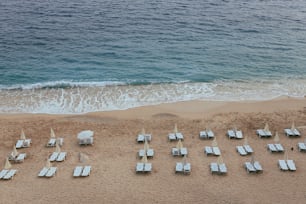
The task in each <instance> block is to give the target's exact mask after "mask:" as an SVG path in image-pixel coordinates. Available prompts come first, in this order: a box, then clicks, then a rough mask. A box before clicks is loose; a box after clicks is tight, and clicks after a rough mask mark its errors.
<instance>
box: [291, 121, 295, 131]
mask: <svg viewBox="0 0 306 204" xmlns="http://www.w3.org/2000/svg"><path fill="white" fill-rule="evenodd" d="M291 130H295V124H294V121H293V122H292V126H291Z"/></svg>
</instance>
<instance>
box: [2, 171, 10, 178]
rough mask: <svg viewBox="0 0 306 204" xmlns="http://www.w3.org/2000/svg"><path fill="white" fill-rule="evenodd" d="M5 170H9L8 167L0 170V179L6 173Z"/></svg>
mask: <svg viewBox="0 0 306 204" xmlns="http://www.w3.org/2000/svg"><path fill="white" fill-rule="evenodd" d="M7 172H9V170H8V169H3V170H2V171H0V179H2V178H3V177H4V176H5V175H6V174H7Z"/></svg>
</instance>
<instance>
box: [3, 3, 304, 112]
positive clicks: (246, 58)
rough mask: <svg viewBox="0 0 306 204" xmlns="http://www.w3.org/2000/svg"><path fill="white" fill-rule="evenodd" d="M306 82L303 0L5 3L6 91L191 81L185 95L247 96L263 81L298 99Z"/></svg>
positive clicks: (4, 68)
mask: <svg viewBox="0 0 306 204" xmlns="http://www.w3.org/2000/svg"><path fill="white" fill-rule="evenodd" d="M304 80H306V3H305V2H304V1H302V0H300V1H299V0H296V1H287V0H275V1H259V0H254V1H246V0H236V1H230V0H228V1H221V0H206V1H205V0H170V1H169V0H156V1H146V0H142V1H140V0H133V1H132V0H116V1H114V0H112V1H110V0H100V1H99V0H76V1H66V0H63V1H60V0H54V1H46V0H27V1H23V0H1V1H0V88H1V89H2V90H7V88H16V87H23V88H25V87H27V88H28V89H33V88H35V87H47V88H50V87H56V88H67V86H71V85H78V86H79V85H83V86H85V87H91V86H100V87H101V86H102V87H104V86H105V85H106V84H107V85H113V86H117V84H118V83H119V84H138V85H143V84H144V85H146V84H147V85H149V86H150V84H151V83H154V84H159V85H161V86H166V84H169V83H170V84H171V83H173V82H176V83H182V84H183V85H182V86H183V87H181V88H184V87H185V85H186V84H185V83H187V82H188V83H189V85H191V86H192V87H193V88H191V89H190V90H189V88H186V87H185V89H186V90H185V91H184V92H183V93H182V94H183V95H185V96H186V95H188V93H189V94H190V92H194V90H195V89H197V90H198V89H199V88H200V90H201V87H202V88H203V87H204V88H203V89H205V90H206V87H207V86H210V85H211V86H212V87H214V88H215V89H213V90H210V91H208V92H209V94H210V92H212V93H213V94H212V95H213V96H215V98H218V96H219V95H220V94H221V93H222V94H223V95H224V87H222V92H218V90H219V89H217V88H216V86H220V83H221V82H222V83H228V84H227V85H226V86H225V87H228V86H231V85H230V84H233V83H234V84H235V83H236V84H238V85H234V86H233V87H237V86H238V87H239V89H241V92H243V93H248V94H249V93H250V90H249V88H245V87H253V85H250V84H249V83H253V84H258V83H261V84H262V83H263V82H264V83H270V84H269V86H272V88H271V89H269V92H270V93H269V94H268V93H266V94H267V95H269V96H276V95H282V94H288V95H299V96H301V95H305V94H306V92H305V83H304ZM280 81H281V82H280ZM288 81H289V82H294V81H298V82H299V83H300V82H301V81H302V82H303V83H302V85H301V87H299V85H298V84H293V85H292V84H289V85H288V84H287V82H288ZM194 83H195V84H196V85H195V84H194ZM198 83H200V84H198ZM222 83H221V84H222ZM201 84H202V86H201ZM271 84H272V85H271ZM288 86H289V87H290V88H288V90H287V89H286V87H288ZM195 87H196V88H195ZM117 88H118V87H117ZM117 88H116V87H115V88H114V90H116V91H117ZM168 88H169V87H168ZM168 88H163V89H164V90H167V91H166V92H167V94H165V95H168V93H169V90H170V88H169V89H168ZM172 88H173V87H172ZM210 89H211V88H210ZM245 89H246V90H245ZM276 89H280V91H279V92H277V93H275V94H274V93H272V92H273V91H275V90H276ZM171 90H172V89H171ZM244 91H245V92H244ZM251 91H252V90H251ZM257 91H259V92H260V91H261V90H260V89H259V90H257ZM2 92H3V91H2ZM170 92H171V91H170ZM208 92H207V91H203V92H201V93H198V95H196V96H193V97H182V98H180V99H178V100H184V99H186V98H187V99H190V98H191V99H197V98H203V96H205V97H206V96H207V94H208ZM255 92H256V91H254V94H255V95H256V93H255ZM291 92H292V93H291ZM271 93H272V94H271ZM6 94H7V95H5V96H2V97H8V95H10V94H12V93H6ZM201 94H202V95H201ZM248 94H245V95H244V97H243V98H245V97H247V95H248ZM15 95H16V93H14V96H15ZM170 95H171V94H170ZM225 95H226V94H225ZM242 95H243V94H242ZM172 96H173V94H172ZM239 96H240V95H239ZM205 97H204V98H205ZM229 97H231V96H229ZM151 98H154V97H153V96H151ZM236 98H239V97H236ZM263 98H265V97H263ZM10 100H11V99H10ZM114 100H115V99H114ZM116 100H118V98H117V99H116ZM122 100H123V99H122ZM124 100H126V98H124ZM137 100H138V99H137ZM163 101H168V99H167V97H164V98H161V99H159V100H158V102H163ZM0 105H1V104H0ZM1 106H2V109H4V108H3V107H4V105H1ZM116 108H117V107H114V109H116ZM120 108H122V107H120ZM98 109H99V110H101V108H98ZM106 109H107V108H106ZM90 110H91V109H90ZM93 110H94V109H93ZM102 110H104V109H103V108H102ZM72 112H73V111H72ZM80 112H82V111H80Z"/></svg>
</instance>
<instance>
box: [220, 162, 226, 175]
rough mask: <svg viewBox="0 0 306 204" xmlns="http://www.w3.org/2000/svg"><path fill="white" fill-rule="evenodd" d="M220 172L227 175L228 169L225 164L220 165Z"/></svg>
mask: <svg viewBox="0 0 306 204" xmlns="http://www.w3.org/2000/svg"><path fill="white" fill-rule="evenodd" d="M219 171H220V173H221V174H225V173H227V168H226V165H225V164H224V163H223V164H219Z"/></svg>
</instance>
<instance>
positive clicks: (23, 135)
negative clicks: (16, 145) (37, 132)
mask: <svg viewBox="0 0 306 204" xmlns="http://www.w3.org/2000/svg"><path fill="white" fill-rule="evenodd" d="M20 139H21V140H25V139H26V137H25V134H24V131H23V129H21V134H20Z"/></svg>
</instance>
